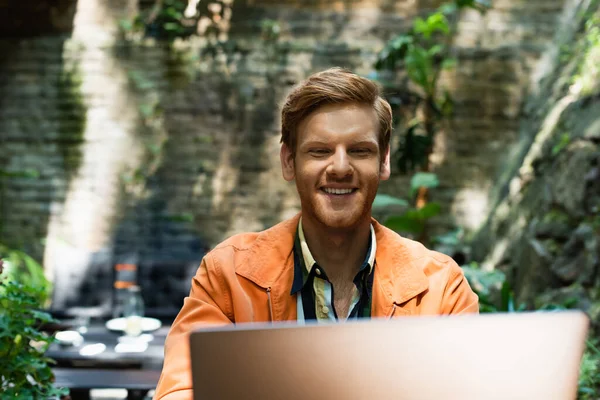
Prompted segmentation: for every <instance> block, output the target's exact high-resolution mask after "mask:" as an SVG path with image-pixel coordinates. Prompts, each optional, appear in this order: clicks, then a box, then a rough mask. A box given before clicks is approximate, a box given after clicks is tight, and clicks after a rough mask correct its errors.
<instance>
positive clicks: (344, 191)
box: [323, 188, 353, 194]
mask: <svg viewBox="0 0 600 400" xmlns="http://www.w3.org/2000/svg"><path fill="white" fill-rule="evenodd" d="M323 190H324V191H325V192H326V193H329V194H349V193H352V190H353V189H330V188H323Z"/></svg>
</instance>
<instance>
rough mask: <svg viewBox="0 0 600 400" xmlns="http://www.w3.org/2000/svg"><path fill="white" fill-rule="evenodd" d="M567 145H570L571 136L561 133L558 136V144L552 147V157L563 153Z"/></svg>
mask: <svg viewBox="0 0 600 400" xmlns="http://www.w3.org/2000/svg"><path fill="white" fill-rule="evenodd" d="M569 143H571V135H569V134H568V133H563V134H562V135H560V138H559V139H558V142H557V143H556V144H555V145H554V146H552V156H556V155H558V153H560V152H561V151H563V150H564V149H565V147H567V146H568V145H569Z"/></svg>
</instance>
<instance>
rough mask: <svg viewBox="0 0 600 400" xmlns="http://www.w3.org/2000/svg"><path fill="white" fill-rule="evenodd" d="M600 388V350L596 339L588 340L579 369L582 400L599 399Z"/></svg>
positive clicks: (580, 397) (580, 396)
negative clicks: (599, 391)
mask: <svg viewBox="0 0 600 400" xmlns="http://www.w3.org/2000/svg"><path fill="white" fill-rule="evenodd" d="M599 389H600V350H599V349H598V342H597V341H596V340H588V341H587V345H586V350H585V353H584V354H583V359H582V360H581V366H580V369H579V396H578V398H579V399H580V400H597V399H598V390H599Z"/></svg>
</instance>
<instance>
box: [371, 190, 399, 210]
mask: <svg viewBox="0 0 600 400" xmlns="http://www.w3.org/2000/svg"><path fill="white" fill-rule="evenodd" d="M393 206H400V207H408V201H406V200H404V199H399V198H397V197H393V196H389V195H387V194H378V195H377V196H375V201H373V210H385V209H387V208H388V207H393Z"/></svg>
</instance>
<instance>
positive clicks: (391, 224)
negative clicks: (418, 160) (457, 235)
mask: <svg viewBox="0 0 600 400" xmlns="http://www.w3.org/2000/svg"><path fill="white" fill-rule="evenodd" d="M438 185H439V180H438V178H437V175H435V174H431V173H417V174H415V175H414V176H413V177H412V179H411V185H410V186H411V196H413V197H414V194H415V192H416V190H417V189H418V188H419V187H426V188H435V187H437V186H438ZM408 205H409V202H408V201H406V200H404V199H399V198H395V197H392V196H388V195H380V194H378V195H377V196H375V201H374V202H373V209H374V211H375V212H379V213H383V211H385V210H386V209H392V208H393V207H395V206H402V207H407V206H408ZM440 211H441V206H440V205H439V204H438V203H435V202H430V203H427V204H426V205H425V206H423V207H421V208H416V207H409V208H408V209H407V210H405V211H404V212H403V213H401V214H393V215H391V216H388V217H387V218H386V219H385V220H384V225H385V226H387V227H388V228H390V229H392V230H394V231H396V232H400V233H405V234H411V235H415V236H418V235H421V234H422V233H423V231H424V230H425V228H426V226H427V222H428V220H429V219H431V218H433V217H435V216H436V215H438V214H439V213H440Z"/></svg>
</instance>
